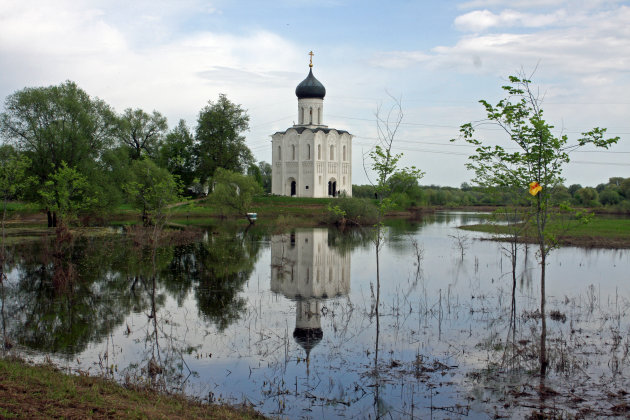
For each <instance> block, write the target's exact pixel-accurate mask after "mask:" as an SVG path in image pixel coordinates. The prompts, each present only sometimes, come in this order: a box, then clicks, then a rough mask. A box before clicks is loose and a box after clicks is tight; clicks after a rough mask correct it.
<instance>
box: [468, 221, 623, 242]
mask: <svg viewBox="0 0 630 420" xmlns="http://www.w3.org/2000/svg"><path fill="white" fill-rule="evenodd" d="M461 228H462V229H465V230H471V231H477V232H486V233H493V234H507V233H509V230H510V228H509V227H507V226H505V225H494V224H479V225H468V226H462V227H461ZM549 232H551V233H553V234H554V235H556V237H557V239H558V242H559V243H560V244H564V245H578V246H594V247H611V248H630V218H609V217H600V216H596V217H594V218H593V219H592V220H591V221H590V222H589V223H586V224H584V223H579V222H577V221H572V222H568V223H566V222H565V223H556V224H552V225H551V226H550V228H549ZM527 236H528V238H527V239H526V240H527V241H528V242H533V237H534V232H533V230H532V229H529V230H528V231H527Z"/></svg>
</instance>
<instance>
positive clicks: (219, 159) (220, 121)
mask: <svg viewBox="0 0 630 420" xmlns="http://www.w3.org/2000/svg"><path fill="white" fill-rule="evenodd" d="M247 130H249V116H248V115H247V112H246V111H245V110H244V109H243V108H241V106H240V105H236V104H234V103H233V102H231V101H230V100H229V99H228V98H227V97H226V96H225V95H224V94H221V95H219V99H218V100H217V101H216V102H212V101H209V102H208V105H207V106H206V107H204V108H203V109H202V110H201V111H200V112H199V117H198V119H197V130H196V136H195V137H196V141H197V150H196V154H197V156H198V158H199V167H198V173H197V176H198V178H199V179H200V180H201V182H205V181H206V180H207V179H208V178H211V177H213V176H214V172H215V171H216V170H217V168H224V169H228V170H230V171H234V172H239V173H243V172H245V169H246V168H247V167H248V166H249V164H250V163H252V162H253V156H252V152H251V151H250V150H249V148H248V147H247V145H245V137H244V136H243V133H244V132H245V131H247Z"/></svg>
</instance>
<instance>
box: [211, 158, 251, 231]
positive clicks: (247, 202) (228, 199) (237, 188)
mask: <svg viewBox="0 0 630 420" xmlns="http://www.w3.org/2000/svg"><path fill="white" fill-rule="evenodd" d="M213 183H214V191H213V193H212V197H213V199H214V200H215V202H216V203H217V204H219V205H220V206H221V207H223V208H225V209H227V210H228V211H232V212H235V213H236V214H238V215H241V216H245V217H247V220H248V221H249V223H250V224H252V223H254V220H252V219H251V218H250V216H249V215H248V213H249V212H250V210H251V207H252V202H253V198H254V196H255V195H257V194H260V193H261V192H262V188H261V187H260V185H259V184H258V183H257V182H256V180H255V179H254V178H252V177H250V176H247V175H243V174H240V173H237V172H232V171H230V170H227V169H223V168H217V170H216V171H215V173H214V178H213Z"/></svg>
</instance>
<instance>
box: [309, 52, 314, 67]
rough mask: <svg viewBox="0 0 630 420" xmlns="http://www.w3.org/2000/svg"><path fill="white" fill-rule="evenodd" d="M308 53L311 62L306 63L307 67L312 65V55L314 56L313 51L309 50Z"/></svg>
mask: <svg viewBox="0 0 630 420" xmlns="http://www.w3.org/2000/svg"><path fill="white" fill-rule="evenodd" d="M308 55H310V56H311V62H310V63H308V66H309V67H313V56H314V55H315V54H313V51H311V52H309V53H308Z"/></svg>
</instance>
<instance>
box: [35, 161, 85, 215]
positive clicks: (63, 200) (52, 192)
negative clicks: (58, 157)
mask: <svg viewBox="0 0 630 420" xmlns="http://www.w3.org/2000/svg"><path fill="white" fill-rule="evenodd" d="M39 195H40V196H41V197H42V200H43V202H44V204H45V206H46V208H48V209H50V211H51V212H52V213H53V215H54V221H53V227H56V226H57V223H58V222H60V223H61V224H62V225H65V226H67V225H69V224H70V223H72V221H73V220H74V219H75V218H76V216H77V214H78V213H79V212H80V211H82V210H85V209H87V208H89V207H90V206H92V205H94V204H95V199H94V197H92V196H91V195H90V194H89V185H88V181H87V178H86V177H85V176H84V175H82V174H81V173H79V172H78V171H77V170H76V169H75V168H71V167H69V166H68V165H67V164H66V163H65V162H61V165H60V166H59V168H58V169H57V170H56V171H55V173H53V174H52V175H51V176H50V178H49V179H48V181H46V182H45V183H44V185H43V186H42V188H41V189H40V190H39Z"/></svg>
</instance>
